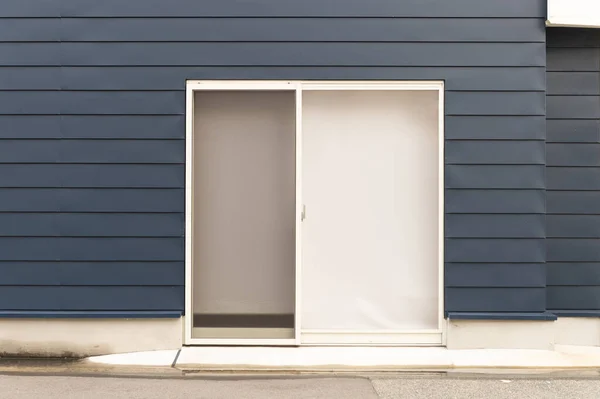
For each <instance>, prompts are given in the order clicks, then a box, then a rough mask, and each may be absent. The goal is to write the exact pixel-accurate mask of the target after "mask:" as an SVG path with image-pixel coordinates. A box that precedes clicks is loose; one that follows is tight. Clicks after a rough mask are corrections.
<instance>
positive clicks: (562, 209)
mask: <svg viewBox="0 0 600 399" xmlns="http://www.w3.org/2000/svg"><path fill="white" fill-rule="evenodd" d="M598 172H600V171H598ZM599 174H600V173H599ZM546 200H547V202H548V213H566V214H582V215H600V191H548V192H547V194H546Z"/></svg>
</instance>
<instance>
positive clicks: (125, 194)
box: [0, 188, 185, 215]
mask: <svg viewBox="0 0 600 399" xmlns="http://www.w3.org/2000/svg"><path fill="white" fill-rule="evenodd" d="M184 197H185V196H184V190H183V189H139V188H138V189H127V188H120V189H112V188H108V189H68V188H64V189H61V188H3V189H0V212H109V213H110V212H129V213H137V212H140V213H144V212H181V213H182V212H183V211H184ZM0 215H1V214H0Z"/></svg>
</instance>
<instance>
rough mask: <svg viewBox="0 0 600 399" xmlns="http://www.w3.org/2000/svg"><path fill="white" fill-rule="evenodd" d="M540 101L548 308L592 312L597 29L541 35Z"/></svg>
mask: <svg viewBox="0 0 600 399" xmlns="http://www.w3.org/2000/svg"><path fill="white" fill-rule="evenodd" d="M547 101H548V115H547V117H548V137H547V140H548V141H547V142H548V144H547V147H546V151H547V162H548V169H547V176H548V193H547V197H548V198H547V201H548V202H547V208H548V216H547V236H548V240H547V242H548V292H547V300H548V309H551V310H557V311H561V314H565V312H567V313H568V314H570V313H572V312H575V313H577V312H578V311H598V310H600V250H599V246H598V238H600V156H599V155H600V32H599V31H597V30H591V29H589V30H586V29H550V30H549V31H548V97H547ZM578 314H583V313H578Z"/></svg>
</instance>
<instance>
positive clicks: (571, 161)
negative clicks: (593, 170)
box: [546, 143, 600, 166]
mask: <svg viewBox="0 0 600 399" xmlns="http://www.w3.org/2000/svg"><path fill="white" fill-rule="evenodd" d="M546 150H547V158H548V166H600V144H596V143H585V144H566V143H561V144H547V146H546Z"/></svg>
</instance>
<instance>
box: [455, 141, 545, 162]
mask: <svg viewBox="0 0 600 399" xmlns="http://www.w3.org/2000/svg"><path fill="white" fill-rule="evenodd" d="M445 150H446V164H454V165H469V164H475V165H478V164H479V165H481V164H496V165H501V164H517V165H523V164H538V165H544V164H545V163H546V161H545V157H546V154H545V153H546V148H545V143H544V142H543V141H516V140H515V141H487V142H486V141H482V140H479V141H446V144H445Z"/></svg>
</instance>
